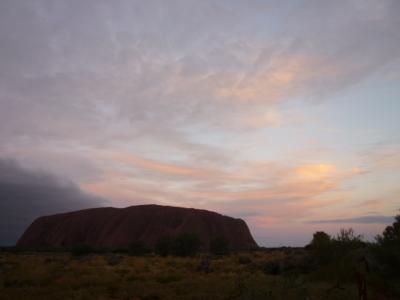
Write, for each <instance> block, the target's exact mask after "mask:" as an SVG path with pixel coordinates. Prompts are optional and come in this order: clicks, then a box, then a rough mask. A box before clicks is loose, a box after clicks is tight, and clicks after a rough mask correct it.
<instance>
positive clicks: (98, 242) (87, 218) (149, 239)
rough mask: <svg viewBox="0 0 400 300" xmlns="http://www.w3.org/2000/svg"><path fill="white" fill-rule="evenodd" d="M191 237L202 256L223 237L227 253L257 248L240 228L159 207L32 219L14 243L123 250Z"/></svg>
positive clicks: (211, 216)
mask: <svg viewBox="0 0 400 300" xmlns="http://www.w3.org/2000/svg"><path fill="white" fill-rule="evenodd" d="M181 233H194V234H196V235H197V236H198V238H199V240H200V242H201V248H202V249H203V250H206V249H208V246H209V243H210V241H211V240H212V239H214V238H217V237H223V238H224V239H226V240H227V241H228V242H229V245H230V247H231V249H232V250H248V249H254V248H257V244H256V242H255V241H254V239H253V237H252V236H251V234H250V231H249V229H248V227H247V225H246V223H245V222H244V221H243V220H241V219H235V218H231V217H228V216H224V215H221V214H218V213H215V212H211V211H207V210H199V209H193V208H181V207H171V206H160V205H138V206H130V207H127V208H112V207H104V208H93V209H85V210H80V211H75V212H69V213H63V214H57V215H52V216H45V217H40V218H38V219H36V220H35V221H34V222H33V223H32V224H31V225H30V226H29V227H28V229H27V230H26V231H25V233H24V234H23V235H22V236H21V238H20V239H19V241H18V243H17V246H18V247H25V248H41V247H73V246H75V245H79V244H86V245H90V246H93V247H96V248H111V249H113V248H127V247H129V246H130V245H131V244H133V243H138V242H140V243H143V244H144V245H147V246H149V247H153V246H154V245H155V244H156V243H157V241H158V240H159V239H160V238H161V237H163V236H177V235H179V234H181Z"/></svg>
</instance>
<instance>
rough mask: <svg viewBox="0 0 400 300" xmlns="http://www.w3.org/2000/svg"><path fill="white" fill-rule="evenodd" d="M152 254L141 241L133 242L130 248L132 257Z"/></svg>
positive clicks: (129, 251)
mask: <svg viewBox="0 0 400 300" xmlns="http://www.w3.org/2000/svg"><path fill="white" fill-rule="evenodd" d="M149 253H150V249H149V248H148V247H147V246H146V245H145V244H144V243H143V242H141V241H136V242H133V243H131V244H130V245H129V247H128V254H129V255H132V256H143V255H146V254H149Z"/></svg>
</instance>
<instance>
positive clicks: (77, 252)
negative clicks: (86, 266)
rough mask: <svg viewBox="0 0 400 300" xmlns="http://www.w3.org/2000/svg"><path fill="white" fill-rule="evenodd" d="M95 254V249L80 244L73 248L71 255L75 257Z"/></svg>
mask: <svg viewBox="0 0 400 300" xmlns="http://www.w3.org/2000/svg"><path fill="white" fill-rule="evenodd" d="M93 252H94V249H93V247H92V246H90V245H87V244H79V245H75V246H73V247H72V248H71V254H72V255H73V256H84V255H88V254H90V253H93Z"/></svg>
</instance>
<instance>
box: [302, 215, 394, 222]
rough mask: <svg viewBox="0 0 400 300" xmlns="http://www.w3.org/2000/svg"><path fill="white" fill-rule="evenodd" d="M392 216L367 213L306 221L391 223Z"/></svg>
mask: <svg viewBox="0 0 400 300" xmlns="http://www.w3.org/2000/svg"><path fill="white" fill-rule="evenodd" d="M393 221H394V217H390V216H381V215H368V216H361V217H355V218H344V219H332V220H312V221H306V223H309V224H330V223H336V224H391V223H392V222H393Z"/></svg>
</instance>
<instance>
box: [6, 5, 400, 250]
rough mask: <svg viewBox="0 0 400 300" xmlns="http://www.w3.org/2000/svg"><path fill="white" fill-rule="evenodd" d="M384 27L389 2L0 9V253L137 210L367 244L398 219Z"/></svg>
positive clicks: (397, 115)
mask: <svg viewBox="0 0 400 300" xmlns="http://www.w3.org/2000/svg"><path fill="white" fill-rule="evenodd" d="M399 28H400V1H397V0H393V1H389V0H387V1H369V0H346V1H345V0H343V1H311V0H310V1H306V0H305V1H285V2H284V3H283V1H261V0H251V1H208V0H206V1H191V0H187V1H175V0H172V1H128V0H126V1H125V0H121V1H94V0H93V1H91V0H88V1H45V0H43V1H42V0H34V1H22V0H21V1H16V0H10V1H1V3H0V42H1V48H0V211H1V213H0V219H1V220H2V221H0V244H11V243H13V242H15V239H16V237H17V236H18V235H19V234H20V233H21V230H23V229H24V227H25V226H27V225H28V224H29V223H30V222H31V221H32V220H33V218H35V217H37V216H39V215H43V214H50V213H58V212H64V211H68V210H75V209H80V208H85V207H94V206H117V207H124V206H129V205H137V204H146V203H156V204H165V205H174V206H184V207H194V208H203V209H208V210H214V211H217V212H220V213H223V214H227V215H232V216H235V217H240V218H243V219H244V220H245V221H246V222H247V223H248V225H249V227H250V229H251V231H252V233H253V235H254V236H255V238H256V240H257V242H258V243H259V244H260V245H265V246H279V245H292V246H295V245H304V244H306V243H307V242H308V241H309V240H310V239H311V237H312V233H313V232H314V231H316V230H325V231H327V232H329V233H336V232H337V231H338V230H339V229H340V228H343V227H353V228H354V229H355V230H356V232H357V233H361V234H364V235H365V236H366V237H367V238H372V237H373V236H374V235H375V234H377V233H379V232H381V231H382V229H383V228H384V227H385V226H386V225H387V224H389V223H391V218H390V216H393V215H395V214H396V212H397V210H398V209H399V208H400V187H399V182H400V121H399V120H400V86H399V82H400V30H399ZM38 187H39V188H38ZM33 190H35V191H38V190H40V191H43V192H41V193H40V195H36V196H32V191H33ZM24 191H26V193H24ZM58 193H63V195H65V196H62V197H61V196H60V197H55V196H54V195H57V194H58ZM55 198H57V199H55Z"/></svg>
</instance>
